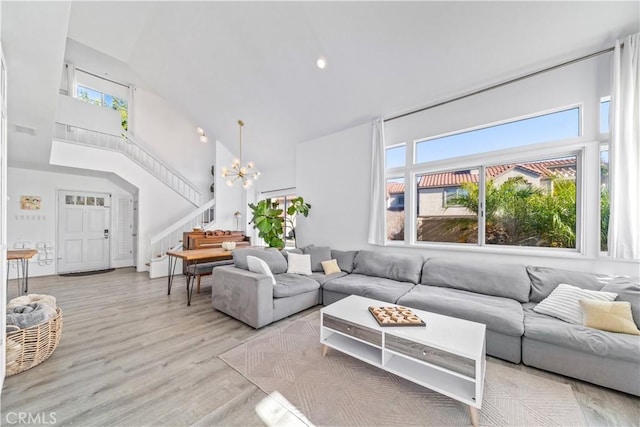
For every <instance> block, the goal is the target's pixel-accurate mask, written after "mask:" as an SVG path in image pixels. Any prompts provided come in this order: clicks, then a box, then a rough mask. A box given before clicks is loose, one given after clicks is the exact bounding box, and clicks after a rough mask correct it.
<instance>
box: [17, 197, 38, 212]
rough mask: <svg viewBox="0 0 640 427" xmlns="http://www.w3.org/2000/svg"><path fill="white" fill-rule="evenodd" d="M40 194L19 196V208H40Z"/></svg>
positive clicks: (34, 209)
mask: <svg viewBox="0 0 640 427" xmlns="http://www.w3.org/2000/svg"><path fill="white" fill-rule="evenodd" d="M40 203H41V199H40V196H20V209H24V210H28V211H37V210H40Z"/></svg>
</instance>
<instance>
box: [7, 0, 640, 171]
mask: <svg viewBox="0 0 640 427" xmlns="http://www.w3.org/2000/svg"><path fill="white" fill-rule="evenodd" d="M1 7H2V24H3V27H2V42H3V45H4V48H5V54H6V57H7V61H8V63H9V65H10V67H11V68H10V70H11V74H10V82H9V83H10V90H11V91H10V96H11V97H10V106H9V114H10V116H9V119H10V121H11V122H12V123H13V124H17V125H22V126H28V127H32V128H34V129H37V130H38V133H37V134H38V137H39V138H41V139H42V140H43V141H41V143H42V144H46V143H47V141H46V138H47V137H48V138H49V141H50V134H48V133H47V126H51V125H52V120H53V119H52V117H51V118H50V120H51V123H49V124H47V122H46V120H48V119H47V118H46V117H49V116H50V115H51V109H54V110H55V105H56V104H55V102H56V100H55V98H56V95H55V94H57V89H58V85H59V82H60V72H61V69H62V68H61V67H62V58H63V57H64V50H65V46H66V45H67V43H68V42H67V38H69V39H71V40H72V41H73V43H77V44H80V45H84V46H86V47H88V48H90V49H92V50H94V51H98V52H101V53H102V54H103V56H104V55H108V56H109V57H111V58H112V59H113V61H112V62H111V65H109V64H106V65H105V63H101V64H98V63H96V64H92V63H91V61H92V60H95V61H97V59H95V58H94V59H92V57H91V56H90V55H87V56H85V57H84V58H82V60H83V61H84V62H85V63H86V64H84V67H85V68H90V67H92V66H93V65H95V66H96V67H97V66H100V67H101V68H102V70H97V71H104V72H109V73H111V74H110V75H111V77H112V78H119V79H124V80H125V81H127V82H129V83H133V84H135V85H137V86H140V87H145V88H148V89H150V90H153V91H154V92H156V93H158V94H159V95H161V96H162V97H164V98H165V99H167V100H169V101H170V102H172V103H173V104H175V105H176V106H177V107H178V108H179V109H180V110H181V111H183V112H185V114H186V115H187V116H189V117H190V118H191V119H192V120H193V121H194V122H195V123H198V124H200V126H202V127H203V128H204V129H205V131H206V132H207V134H208V135H209V136H210V138H213V139H218V140H220V141H222V142H223V143H225V144H228V145H229V147H231V148H232V149H234V150H235V149H236V147H235V144H236V143H237V140H236V137H237V127H236V120H237V119H239V118H242V119H243V120H244V121H245V122H246V123H247V126H246V127H245V132H246V133H245V135H246V138H247V140H248V141H251V145H249V146H247V147H246V148H247V150H248V151H249V155H252V156H253V158H254V159H255V160H260V159H263V160H262V161H264V159H269V158H278V157H282V153H291V152H293V150H294V147H295V144H296V143H298V142H302V141H305V140H308V139H312V138H315V137H318V136H322V135H326V134H329V133H332V132H335V131H338V130H342V129H345V128H348V127H351V126H353V125H356V124H361V123H364V122H367V121H369V120H371V119H372V118H374V117H377V116H381V115H382V116H384V115H389V114H393V113H398V112H403V111H406V110H409V109H411V108H414V107H417V106H422V105H426V104H429V103H432V102H434V101H438V100H441V99H443V98H447V97H450V96H453V95H456V94H461V93H464V92H467V91H469V90H473V89H477V88H479V87H483V86H487V85H489V84H492V83H495V82H499V81H502V80H504V79H508V78H512V77H515V76H518V75H521V74H524V73H527V72H530V71H534V70H537V69H540V68H543V67H545V66H548V65H552V64H555V63H558V62H562V61H566V60H569V59H573V58H576V57H579V56H581V55H584V54H587V53H591V52H594V51H598V50H600V49H604V48H608V47H611V46H612V45H613V43H614V41H615V40H616V39H617V38H620V37H623V36H625V35H627V34H630V33H633V32H637V31H639V30H640V29H639V26H640V18H639V16H640V3H639V2H637V1H625V2H612V1H603V2H591V1H589V2H573V1H572V2H502V1H498V2H479V1H470V2H207V1H199V2H164V1H163V2H99V1H92V2H70V3H69V2H54V3H50V2H45V3H35V2H16V3H13V2H7V1H3V2H2V6H1ZM319 56H324V57H326V58H327V61H328V67H327V68H326V69H325V70H320V69H318V68H317V67H316V66H315V62H316V59H317V58H318V57H319ZM24 70H27V71H24ZM29 70H31V71H30V72H29ZM25 72H26V73H27V75H25ZM36 76H37V77H36ZM34 78H36V80H37V81H36V82H35V83H34ZM38 79H40V80H43V81H39V80H38ZM34 84H35V85H36V86H37V88H35V89H37V90H35V89H34V88H33V87H31V86H33V85H34ZM43 94H46V96H45V95H43ZM40 112H41V113H40ZM45 116H46V117H45ZM21 138H29V139H21ZM33 138H34V137H33V136H22V135H18V134H15V135H14V138H10V144H13V142H12V139H13V140H16V141H18V142H19V143H22V142H24V141H27V142H28V144H29V146H32V145H33V144H36V143H37V142H34V141H32V139H33ZM36 139H37V138H36ZM29 153H31V155H33V150H21V149H19V148H13V149H12V146H11V145H10V156H9V160H10V162H12V161H13V162H15V163H16V164H24V165H26V164H28V163H29V162H30V161H31V162H35V161H34V160H33V159H32V158H29V157H26V156H27V155H28V154H29ZM36 157H37V156H36ZM45 157H47V158H48V149H47V150H46V156H43V159H44V158H45ZM30 159H31V160H30Z"/></svg>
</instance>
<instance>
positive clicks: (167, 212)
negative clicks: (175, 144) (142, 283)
mask: <svg viewBox="0 0 640 427" xmlns="http://www.w3.org/2000/svg"><path fill="white" fill-rule="evenodd" d="M50 162H51V164H54V165H60V166H69V167H76V168H86V169H90V170H97V171H105V172H113V173H115V174H116V175H118V176H120V177H122V178H123V179H125V180H126V181H128V182H130V183H131V184H132V185H135V186H136V187H138V259H137V260H136V266H137V269H138V271H146V270H147V266H146V265H145V264H146V263H147V262H148V261H149V239H150V238H151V236H153V235H154V234H156V233H158V232H160V231H161V230H163V229H164V228H165V227H167V226H168V225H170V224H172V223H173V222H174V221H175V220H176V219H178V218H181V217H183V216H185V215H187V214H188V213H189V212H191V211H192V210H193V205H191V204H190V203H189V202H187V201H186V200H185V199H183V198H182V197H181V196H179V195H178V194H177V193H175V192H174V191H172V190H169V189H168V188H167V187H166V186H165V185H164V184H163V183H161V182H160V181H159V180H158V179H156V178H155V177H154V176H152V175H151V174H150V173H148V172H147V171H145V170H144V169H142V168H140V167H139V166H138V165H137V164H136V163H134V162H133V161H131V160H130V159H129V158H127V157H126V156H125V155H124V154H121V153H119V152H115V151H108V150H101V149H97V148H93V147H88V146H82V145H76V144H70V143H66V142H62V141H56V140H54V141H53V142H52V144H51V158H50Z"/></svg>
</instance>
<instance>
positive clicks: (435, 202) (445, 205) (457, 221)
mask: <svg viewBox="0 0 640 427" xmlns="http://www.w3.org/2000/svg"><path fill="white" fill-rule="evenodd" d="M416 180H417V193H418V194H417V198H416V200H417V220H416V230H417V233H416V234H417V235H416V240H417V241H419V242H449V243H478V190H477V189H478V181H479V170H478V169H471V170H469V169H467V170H458V171H452V172H440V173H432V174H425V175H418V176H417V177H416Z"/></svg>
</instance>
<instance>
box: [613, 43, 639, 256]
mask: <svg viewBox="0 0 640 427" xmlns="http://www.w3.org/2000/svg"><path fill="white" fill-rule="evenodd" d="M622 43H623V44H624V46H623V47H621V43H620V41H617V42H616V45H615V49H614V52H613V85H612V90H611V130H610V131H611V143H610V146H609V157H610V158H609V161H610V165H611V175H610V179H611V214H610V222H609V242H608V243H609V254H610V255H611V256H612V257H613V258H618V259H639V258H640V69H639V68H638V60H639V57H640V49H639V47H638V45H639V44H640V33H638V34H634V35H631V36H629V37H627V38H626V39H625V40H623V41H622Z"/></svg>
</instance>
